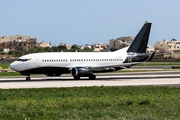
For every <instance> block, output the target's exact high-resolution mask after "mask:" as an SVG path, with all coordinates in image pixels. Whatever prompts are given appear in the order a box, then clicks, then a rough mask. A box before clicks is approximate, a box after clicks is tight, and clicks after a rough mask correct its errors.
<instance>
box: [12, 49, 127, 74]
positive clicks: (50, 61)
mask: <svg viewBox="0 0 180 120" xmlns="http://www.w3.org/2000/svg"><path fill="white" fill-rule="evenodd" d="M126 56H127V53H126V52H51V53H34V54H28V55H24V56H22V57H20V58H19V59H18V60H19V61H15V62H13V63H12V64H11V65H10V67H11V68H12V69H14V70H15V71H18V72H21V71H24V70H28V69H34V68H39V67H63V68H73V67H89V68H103V67H106V66H109V67H110V66H118V65H119V64H122V63H123V62H124V60H125V59H126Z"/></svg>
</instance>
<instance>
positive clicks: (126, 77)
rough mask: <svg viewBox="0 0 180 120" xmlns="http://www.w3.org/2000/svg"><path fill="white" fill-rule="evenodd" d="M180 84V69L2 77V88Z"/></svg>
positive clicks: (0, 81) (0, 79) (0, 86)
mask: <svg viewBox="0 0 180 120" xmlns="http://www.w3.org/2000/svg"><path fill="white" fill-rule="evenodd" d="M102 85H103V86H149V85H150V86H180V71H160V72H128V73H111V74H110V73H108V74H106V73H102V74H97V78H96V80H89V79H88V78H87V77H82V78H81V79H80V80H74V79H73V77H72V76H71V75H62V76H61V77H47V76H32V77H31V81H26V80H25V76H18V77H1V78H0V88H2V89H9V88H49V87H75V86H76V87H80V86H102Z"/></svg>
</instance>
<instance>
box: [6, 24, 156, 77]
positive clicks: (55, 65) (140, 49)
mask: <svg viewBox="0 0 180 120" xmlns="http://www.w3.org/2000/svg"><path fill="white" fill-rule="evenodd" d="M151 24H152V22H150V21H146V22H145V24H144V25H143V27H142V28H141V30H140V31H139V33H138V34H137V35H136V37H135V38H134V40H133V41H132V43H131V45H130V46H128V47H125V48H123V49H120V50H117V51H114V52H47V53H33V54H27V55H24V56H21V57H19V58H18V59H17V61H14V62H13V63H11V64H10V66H9V67H10V68H11V69H13V70H15V71H17V72H19V73H20V74H21V75H25V76H27V77H26V80H31V78H30V75H31V74H45V75H46V76H61V74H64V73H71V75H72V76H73V77H74V79H75V80H79V79H80V77H89V79H90V80H95V79H96V75H95V73H103V72H110V71H117V70H121V69H125V68H129V67H131V66H134V65H136V64H139V63H141V62H147V61H150V60H151V59H152V58H153V56H154V54H155V52H153V53H152V54H149V53H146V49H147V44H148V40H149V34H150V29H151Z"/></svg>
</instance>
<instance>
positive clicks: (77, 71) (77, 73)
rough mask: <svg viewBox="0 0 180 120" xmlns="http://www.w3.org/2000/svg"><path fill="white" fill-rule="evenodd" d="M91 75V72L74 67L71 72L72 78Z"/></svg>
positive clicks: (84, 68) (83, 68)
mask: <svg viewBox="0 0 180 120" xmlns="http://www.w3.org/2000/svg"><path fill="white" fill-rule="evenodd" d="M91 74H92V72H91V70H90V69H88V68H86V67H75V68H72V70H71V75H72V76H79V77H89V76H90V75H91Z"/></svg>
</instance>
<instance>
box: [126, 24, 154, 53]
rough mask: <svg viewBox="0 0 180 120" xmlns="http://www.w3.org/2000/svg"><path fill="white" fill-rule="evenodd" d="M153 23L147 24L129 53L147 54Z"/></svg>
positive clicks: (137, 36) (132, 44)
mask: <svg viewBox="0 0 180 120" xmlns="http://www.w3.org/2000/svg"><path fill="white" fill-rule="evenodd" d="M151 23H152V22H145V24H144V26H143V27H142V28H141V30H140V31H139V33H138V34H137V35H136V37H135V38H134V40H133V42H132V43H131V45H130V46H129V48H128V50H127V52H136V53H146V49H147V44H148V39H149V33H150V29H151Z"/></svg>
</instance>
